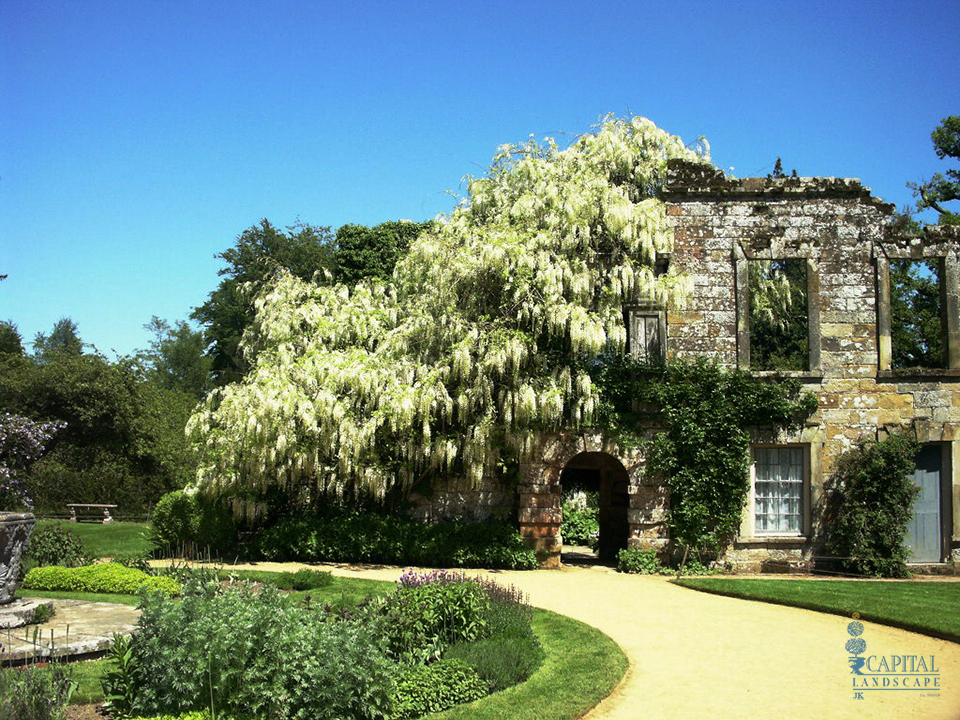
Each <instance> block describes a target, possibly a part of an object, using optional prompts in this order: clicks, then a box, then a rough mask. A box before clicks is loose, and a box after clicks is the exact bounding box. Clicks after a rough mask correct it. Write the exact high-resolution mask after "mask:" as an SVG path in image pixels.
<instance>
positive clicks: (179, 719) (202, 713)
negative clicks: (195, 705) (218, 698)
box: [115, 710, 231, 720]
mask: <svg viewBox="0 0 960 720" xmlns="http://www.w3.org/2000/svg"><path fill="white" fill-rule="evenodd" d="M115 717H117V716H115ZM133 720H215V719H214V718H212V717H211V715H210V711H209V710H196V711H194V712H187V713H181V714H179V715H151V716H150V717H149V718H142V717H141V718H134V719H133ZM216 720H231V718H230V717H229V716H227V715H223V714H222V713H219V712H218V713H217V716H216Z"/></svg>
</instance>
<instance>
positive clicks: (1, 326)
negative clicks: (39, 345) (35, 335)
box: [0, 320, 24, 355]
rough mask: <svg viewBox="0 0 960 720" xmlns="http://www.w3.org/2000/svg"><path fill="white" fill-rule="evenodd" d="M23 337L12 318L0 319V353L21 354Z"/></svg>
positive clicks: (22, 351)
mask: <svg viewBox="0 0 960 720" xmlns="http://www.w3.org/2000/svg"><path fill="white" fill-rule="evenodd" d="M23 353H24V350H23V337H22V336H21V335H20V330H19V329H17V325H16V323H14V322H13V321H12V320H0V355H23Z"/></svg>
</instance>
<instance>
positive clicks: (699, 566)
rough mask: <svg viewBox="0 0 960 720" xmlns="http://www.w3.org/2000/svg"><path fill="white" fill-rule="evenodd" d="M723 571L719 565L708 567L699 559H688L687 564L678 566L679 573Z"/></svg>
mask: <svg viewBox="0 0 960 720" xmlns="http://www.w3.org/2000/svg"><path fill="white" fill-rule="evenodd" d="M720 572H723V569H722V568H719V567H713V568H711V567H708V566H707V565H704V564H703V563H702V562H700V561H699V560H687V562H686V564H685V565H683V566H681V567H679V568H677V575H716V574H717V573H720Z"/></svg>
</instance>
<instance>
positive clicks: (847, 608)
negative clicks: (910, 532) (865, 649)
mask: <svg viewBox="0 0 960 720" xmlns="http://www.w3.org/2000/svg"><path fill="white" fill-rule="evenodd" d="M675 582H676V583H677V584H678V585H681V586H683V587H687V588H692V589H694V590H702V591H704V592H711V593H716V594H718V595H730V596H732V597H738V598H743V599H746V600H760V601H763V602H772V603H778V604H780V605H791V606H794V607H801V608H807V609H808V610H819V611H820V612H826V613H832V614H834V615H843V616H844V617H850V616H851V615H852V614H853V613H854V612H858V613H860V617H861V619H863V620H869V621H870V622H876V623H880V624H882V625H892V626H894V627H899V628H904V629H905V630H913V631H915V632H919V633H923V634H925V635H932V636H933V637H939V638H943V639H945V640H953V641H954V642H960V612H958V611H957V608H960V583H957V582H922V581H909V582H891V581H883V580H868V581H864V580H765V579H733V578H679V579H677V580H676V581H675Z"/></svg>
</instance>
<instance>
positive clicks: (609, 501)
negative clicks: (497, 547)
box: [420, 161, 960, 570]
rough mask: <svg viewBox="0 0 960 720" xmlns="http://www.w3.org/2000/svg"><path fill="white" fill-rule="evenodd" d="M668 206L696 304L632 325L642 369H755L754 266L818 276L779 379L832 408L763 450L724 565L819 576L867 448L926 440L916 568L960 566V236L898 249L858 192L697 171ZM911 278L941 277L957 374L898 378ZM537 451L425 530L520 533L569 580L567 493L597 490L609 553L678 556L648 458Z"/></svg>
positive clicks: (879, 212)
mask: <svg viewBox="0 0 960 720" xmlns="http://www.w3.org/2000/svg"><path fill="white" fill-rule="evenodd" d="M662 199H663V200H664V201H665V202H666V203H667V213H668V217H669V219H670V224H671V226H672V228H673V231H674V245H673V252H672V253H671V254H670V255H669V256H667V255H665V256H663V257H661V258H658V263H659V264H660V265H661V266H664V267H665V266H666V265H668V264H669V265H670V266H671V267H672V269H673V270H675V271H678V272H681V273H685V274H686V275H688V276H689V277H690V278H691V279H692V281H693V293H692V296H691V297H690V299H689V301H688V302H687V304H686V305H685V306H684V308H683V309H682V310H681V311H679V312H674V311H668V310H666V309H664V308H658V307H654V306H650V305H647V306H637V307H632V308H625V317H626V320H627V326H628V335H629V337H630V340H629V344H630V347H631V351H633V352H638V351H639V352H648V353H649V352H653V353H662V354H663V356H664V357H667V358H691V357H698V356H703V357H710V358H713V359H715V360H717V361H718V362H719V363H721V364H722V365H724V366H727V367H731V368H733V367H741V368H745V369H751V367H753V368H756V365H755V364H754V365H753V366H752V365H751V348H750V346H751V328H750V315H749V300H750V298H749V282H748V278H749V271H750V263H751V262H755V261H760V260H773V261H793V262H797V263H800V266H799V267H800V268H802V269H805V276H806V298H807V308H806V322H807V348H808V356H807V357H806V358H805V360H806V362H805V365H806V368H805V369H802V370H792V371H783V372H782V373H781V374H789V375H793V376H797V377H800V378H801V380H802V382H803V384H804V387H805V388H806V389H807V390H809V391H811V392H813V393H815V394H816V396H817V399H818V404H819V407H818V409H817V411H816V412H815V413H814V414H813V415H812V416H811V417H810V418H809V419H808V420H807V422H806V424H805V426H804V427H803V429H802V430H801V431H799V432H797V433H793V434H781V435H780V436H778V437H759V436H758V437H757V438H756V443H755V445H754V446H753V448H752V465H751V491H750V495H749V499H748V503H747V506H746V508H745V509H744V512H743V517H742V522H741V526H740V533H739V535H738V536H737V538H736V539H735V540H734V541H733V542H732V544H731V545H730V546H729V548H728V549H727V552H726V556H725V558H724V560H726V561H727V562H729V563H730V564H731V565H732V566H733V567H734V568H736V569H741V570H764V569H784V568H800V567H809V566H810V562H811V560H813V559H814V558H816V557H817V556H819V555H822V553H823V547H822V546H823V523H822V520H821V518H820V516H819V513H818V510H819V508H821V506H822V500H823V489H824V483H825V481H826V479H827V478H828V477H829V476H830V474H831V472H832V469H833V466H834V463H835V462H836V460H837V458H838V457H839V456H840V455H841V454H842V453H843V452H844V451H846V450H848V449H850V448H851V447H852V446H853V445H854V443H855V442H856V441H857V440H859V439H877V438H882V437H883V436H885V435H886V434H887V433H889V432H891V431H893V430H898V429H901V428H906V427H911V426H912V427H913V428H915V430H916V432H917V433H918V436H919V439H920V440H921V442H923V443H924V449H923V452H922V453H921V456H920V458H919V460H918V469H917V474H916V476H915V481H916V482H917V483H918V484H919V485H921V486H922V488H923V493H922V495H921V496H920V497H919V498H918V500H917V503H916V504H915V506H914V511H915V517H914V520H913V522H912V525H911V528H910V533H909V537H908V544H909V545H910V547H911V549H912V551H913V559H914V561H916V562H922V563H929V564H939V563H945V562H950V561H952V562H958V561H960V268H958V260H960V232H958V230H960V228H955V227H941V226H936V227H928V228H926V230H925V231H924V232H923V233H922V234H921V235H919V236H899V235H898V234H897V231H896V229H895V227H894V226H893V224H892V223H891V222H890V218H891V216H892V215H893V212H894V208H893V206H892V205H889V204H887V203H884V202H883V201H881V200H879V199H877V198H875V197H872V196H871V195H870V190H869V188H866V187H864V186H863V185H861V183H860V182H859V181H858V180H855V179H837V178H796V177H787V178H775V179H771V178H746V179H739V180H737V179H730V178H727V177H725V175H724V174H723V172H722V171H718V170H716V169H714V168H712V167H711V166H707V165H703V164H696V163H689V162H685V161H671V163H670V165H669V168H668V180H667V183H666V186H665V188H664V190H663V192H662ZM904 260H913V261H919V260H933V261H934V262H935V263H936V264H937V267H938V268H939V275H938V278H939V285H940V297H941V310H940V312H941V315H942V335H943V344H944V347H945V352H944V356H945V357H944V358H943V362H942V367H937V368H910V369H900V368H896V367H894V365H893V361H892V359H893V344H892V337H891V300H890V299H891V286H890V285H891V281H890V269H891V264H892V263H896V262H900V261H904ZM753 371H754V372H757V373H759V374H770V373H771V371H767V370H756V369H754V370H753ZM539 447H540V452H539V453H538V454H537V458H536V460H535V461H534V462H531V463H529V464H526V465H524V466H522V468H521V474H522V477H521V480H520V482H519V485H518V486H517V487H516V488H506V487H502V486H500V485H498V484H497V483H496V482H495V481H493V480H488V481H487V483H486V484H485V485H483V486H482V487H480V488H470V487H468V486H467V485H466V484H462V485H461V484H459V482H458V481H456V480H451V481H449V482H448V483H447V485H446V486H444V487H439V488H435V490H434V494H433V496H432V497H431V498H430V499H429V500H428V499H426V498H421V499H420V502H421V505H420V510H421V513H422V514H424V515H430V516H433V517H440V516H460V517H470V518H472V519H482V518H484V517H489V516H491V515H493V516H497V515H499V516H503V517H516V519H517V521H518V522H519V526H520V532H521V535H522V536H523V537H524V538H525V540H526V542H527V544H528V545H529V546H530V547H532V548H534V549H535V550H537V551H538V552H539V553H540V557H541V558H542V559H543V564H544V565H545V566H548V567H549V566H554V567H555V566H558V565H559V563H560V551H561V544H562V538H561V537H560V523H561V489H562V486H563V482H564V478H565V477H573V476H575V475H576V474H578V473H579V474H581V475H583V474H587V475H591V476H592V477H593V482H594V483H595V486H596V487H597V488H598V489H599V492H600V505H601V542H602V543H603V542H606V543H607V545H608V546H609V547H613V548H614V549H615V548H616V547H624V546H627V545H631V546H634V545H638V546H649V547H655V548H658V549H666V548H668V547H669V538H668V537H667V533H666V529H665V526H664V518H665V514H666V511H667V508H668V506H669V497H668V493H667V490H666V488H665V487H663V486H661V485H659V484H651V483H652V481H651V480H648V479H647V478H646V477H645V476H644V472H643V458H642V456H640V455H639V453H638V452H636V451H630V450H621V449H620V448H618V447H617V444H616V442H614V441H613V440H611V439H610V438H606V437H604V436H603V434H601V433H595V432H589V431H584V432H576V433H574V432H571V433H566V434H559V435H552V436H548V437H542V438H540V439H539ZM784 488H786V489H784Z"/></svg>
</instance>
